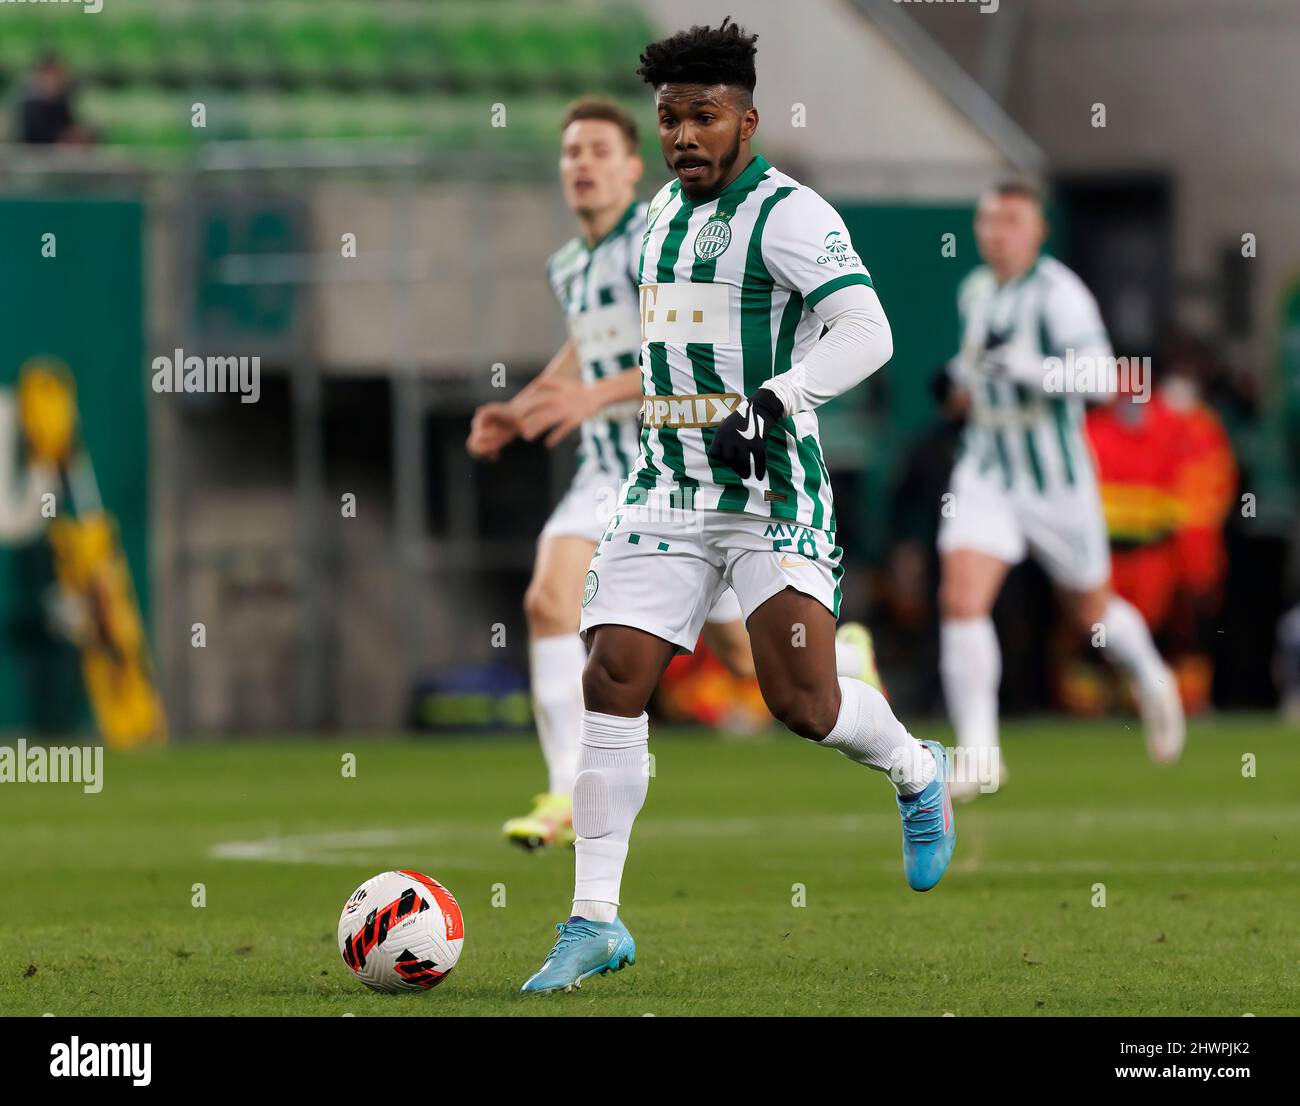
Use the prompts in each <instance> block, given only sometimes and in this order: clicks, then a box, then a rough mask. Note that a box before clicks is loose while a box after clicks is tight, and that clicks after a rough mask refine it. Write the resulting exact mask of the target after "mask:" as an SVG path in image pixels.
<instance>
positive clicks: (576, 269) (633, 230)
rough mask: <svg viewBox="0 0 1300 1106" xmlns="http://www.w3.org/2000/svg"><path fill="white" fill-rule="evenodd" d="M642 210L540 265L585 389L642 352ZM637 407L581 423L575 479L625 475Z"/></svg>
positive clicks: (633, 450) (637, 207) (639, 206)
mask: <svg viewBox="0 0 1300 1106" xmlns="http://www.w3.org/2000/svg"><path fill="white" fill-rule="evenodd" d="M646 207H647V205H646V204H644V203H633V204H632V205H631V206H630V207H629V208H628V209H627V211H625V212H624V213H623V216H622V218H621V219H619V221H618V223H617V224H616V225H615V226H614V228H613V229H612V230H610V232H609V233H608V234H606V235H605V237H604V238H602V239H601V240H600V241H599V242H597V243H596V244H595V245H594V246H590V247H589V246H588V245H587V243H586V242H584V241H583V240H582V238H580V237H579V238H573V239H571V240H570V241H569V242H567V243H566V244H565V245H564V246H562V247H561V248H560V249H559V250H557V251H556V252H555V253H554V254H552V255H551V257H550V259H549V260H548V261H547V263H546V276H547V279H548V280H549V281H550V283H551V290H552V291H553V292H554V293H555V298H556V299H557V300H559V301H560V306H561V307H562V308H563V309H564V317H565V322H566V323H567V325H568V330H569V337H570V338H572V339H573V343H574V346H575V347H576V348H577V350H578V360H579V361H580V362H581V364H582V379H583V381H584V382H585V383H587V384H590V383H592V382H593V381H595V380H599V379H601V378H602V377H605V376H612V375H615V374H617V373H620V372H624V371H625V370H627V369H634V368H636V365H637V356H638V354H639V352H640V348H641V320H640V315H639V312H638V306H637V267H638V264H639V262H640V257H641V236H642V234H643V233H644V232H645V216H646ZM639 406H640V404H638V403H635V402H633V403H631V404H627V405H624V404H618V405H617V406H616V407H610V408H606V410H605V411H603V412H602V413H601V414H600V415H598V416H597V417H596V418H594V419H588V420H587V421H586V422H584V423H583V424H582V442H581V445H580V446H579V449H578V470H579V476H581V475H583V473H584V472H602V473H607V474H609V475H611V476H617V477H618V478H619V479H620V480H621V479H624V478H625V477H626V476H627V474H628V472H629V470H630V469H631V467H632V462H633V461H634V460H635V459H636V455H637V449H638V443H637V424H636V414H637V409H638V408H639Z"/></svg>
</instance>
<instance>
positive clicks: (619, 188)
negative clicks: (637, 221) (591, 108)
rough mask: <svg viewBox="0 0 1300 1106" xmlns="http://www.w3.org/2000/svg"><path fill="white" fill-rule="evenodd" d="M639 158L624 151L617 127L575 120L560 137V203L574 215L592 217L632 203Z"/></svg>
mask: <svg viewBox="0 0 1300 1106" xmlns="http://www.w3.org/2000/svg"><path fill="white" fill-rule="evenodd" d="M641 170H642V165H641V158H640V156H639V155H638V154H636V153H634V152H633V151H632V150H629V149H628V145H627V139H626V138H625V137H624V135H623V132H622V130H620V129H619V126H618V124H617V123H611V122H610V121H609V120H607V119H576V120H574V121H573V122H572V123H570V124H569V125H568V126H567V127H565V128H564V134H563V135H561V137H560V182H561V183H562V184H563V186H564V201H565V203H567V204H568V205H569V209H570V210H571V211H573V212H574V213H575V214H577V215H594V214H596V213H597V212H601V211H607V210H608V209H610V208H611V207H620V208H624V207H626V206H627V205H628V204H629V203H631V202H632V195H633V193H634V191H635V189H636V182H637V181H638V180H640V179H641Z"/></svg>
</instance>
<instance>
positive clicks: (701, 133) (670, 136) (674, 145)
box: [655, 84, 758, 203]
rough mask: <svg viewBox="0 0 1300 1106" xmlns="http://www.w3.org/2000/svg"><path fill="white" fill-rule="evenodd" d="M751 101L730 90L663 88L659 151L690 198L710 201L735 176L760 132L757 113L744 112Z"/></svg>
mask: <svg viewBox="0 0 1300 1106" xmlns="http://www.w3.org/2000/svg"><path fill="white" fill-rule="evenodd" d="M747 100H748V97H747V96H744V95H743V93H740V92H739V91H738V90H737V89H734V88H730V87H728V86H727V85H700V84H665V85H660V86H659V88H658V89H657V90H656V92H655V109H656V111H657V113H658V117H659V148H660V149H661V150H662V151H663V154H664V161H665V162H667V164H668V168H669V169H671V170H672V171H673V172H674V173H676V174H677V179H678V180H679V181H681V184H682V193H683V195H685V196H686V198H687V199H689V200H692V201H694V202H697V203H698V202H699V201H700V200H704V199H708V198H709V197H710V196H713V195H715V194H716V193H718V192H720V191H722V189H723V188H724V187H725V186H726V185H727V184H728V183H730V181H731V180H732V178H733V177H734V176H735V170H736V169H737V168H738V167H737V165H736V162H737V160H738V159H739V158H740V154H741V150H742V148H743V147H744V144H745V143H747V142H748V141H749V139H750V138H751V137H752V136H753V134H754V131H755V130H756V129H757V127H758V111H757V110H756V109H755V108H753V107H746V106H745V103H744V102H742V101H747ZM739 168H741V169H743V168H744V166H739Z"/></svg>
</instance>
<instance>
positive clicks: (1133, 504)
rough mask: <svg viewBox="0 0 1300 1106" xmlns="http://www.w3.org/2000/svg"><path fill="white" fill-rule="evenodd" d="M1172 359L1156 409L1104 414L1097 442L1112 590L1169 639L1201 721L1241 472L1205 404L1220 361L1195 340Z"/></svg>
mask: <svg viewBox="0 0 1300 1106" xmlns="http://www.w3.org/2000/svg"><path fill="white" fill-rule="evenodd" d="M1166 351H1167V352H1166V355H1165V357H1164V358H1162V363H1161V374H1160V382H1159V387H1158V388H1157V389H1156V390H1155V392H1154V394H1152V395H1151V396H1150V398H1149V401H1148V402H1142V398H1143V397H1142V396H1141V395H1128V394H1126V395H1121V396H1120V397H1119V398H1118V399H1117V400H1116V401H1115V402H1114V403H1111V404H1108V405H1106V406H1103V407H1097V408H1094V409H1093V410H1092V411H1091V412H1089V415H1088V436H1089V440H1090V441H1091V443H1092V447H1093V451H1094V453H1095V455H1096V459H1097V468H1098V478H1099V480H1100V483H1101V489H1102V505H1103V508H1104V510H1105V513H1106V524H1107V528H1108V529H1109V532H1110V539H1111V582H1112V585H1113V587H1114V588H1115V590H1116V592H1118V593H1119V594H1120V595H1121V596H1123V597H1124V598H1125V599H1127V600H1128V601H1129V602H1130V603H1132V604H1133V605H1134V606H1135V607H1137V608H1138V610H1140V611H1141V612H1142V615H1143V617H1144V618H1145V619H1146V620H1147V624H1148V625H1149V626H1150V627H1151V629H1152V631H1153V633H1156V634H1158V635H1160V636H1161V637H1162V638H1163V639H1164V644H1165V654H1166V656H1167V657H1168V659H1169V660H1170V663H1171V665H1172V666H1173V668H1174V670H1175V672H1176V673H1177V674H1178V682H1179V689H1180V691H1181V693H1182V696H1183V702H1184V705H1185V706H1186V708H1187V710H1188V711H1189V712H1191V711H1197V710H1203V709H1205V707H1207V706H1208V705H1209V701H1210V686H1211V680H1212V675H1213V666H1212V663H1211V660H1210V655H1211V649H1212V646H1213V642H1212V638H1211V635H1212V633H1213V628H1214V622H1215V620H1216V619H1217V616H1218V614H1219V612H1220V610H1221V608H1222V605H1223V589H1224V582H1225V580H1226V577H1227V572H1228V558H1227V550H1226V544H1225V540H1224V523H1225V520H1226V519H1227V516H1228V512H1229V510H1230V509H1231V507H1232V504H1233V502H1234V497H1235V494H1236V489H1237V466H1236V461H1235V459H1234V456H1233V450H1232V446H1231V444H1230V443H1229V440H1228V435H1227V433H1226V431H1225V430H1224V427H1223V423H1222V422H1221V421H1220V419H1219V417H1218V415H1217V414H1216V413H1215V411H1214V410H1213V409H1212V408H1211V407H1210V406H1209V405H1208V404H1206V403H1205V402H1204V401H1203V395H1204V388H1205V384H1206V382H1207V380H1209V379H1210V375H1211V366H1213V365H1214V359H1213V357H1212V355H1211V352H1210V351H1209V350H1208V348H1206V347H1204V346H1201V345H1200V344H1198V343H1194V342H1192V341H1190V340H1187V339H1179V340H1177V341H1174V342H1171V343H1169V344H1167V345H1166ZM1067 697H1068V695H1067Z"/></svg>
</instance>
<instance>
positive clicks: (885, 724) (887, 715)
mask: <svg viewBox="0 0 1300 1106" xmlns="http://www.w3.org/2000/svg"><path fill="white" fill-rule="evenodd" d="M819 744H821V745H825V746H826V747H827V748H829V749H838V750H839V751H840V752H841V753H843V754H844V755H845V756H846V757H848V758H849V760H852V761H856V762H857V763H858V764H864V765H866V766H867V767H868V768H874V769H876V771H878V772H888V773H889V778H890V779H891V780H892V781H893V783H894V786H895V787H896V788H897V789H898V793H899V794H900V795H915V794H916V793H917V792H919V791H924V790H925V787H926V784H928V783H929V782H930V781H931V780H932V779H934V774H935V771H936V767H937V766H936V765H935V762H934V754H933V753H931V752H930V750H929V749H927V748H926V747H925V746H924V745H922V744H921V743H920V742H919V741H917V740H916V738H914V737H913V736H912V735H911V734H910V733H908V732H907V730H906V729H905V728H904V727H903V723H901V722H900V721H899V720H898V719H897V718H895V717H894V712H893V711H892V710H890V709H889V703H888V701H887V700H886V699H885V697H884V696H883V695H881V694H880V692H878V691H877V690H876V689H875V688H874V687H870V686H868V685H867V684H864V683H863V682H862V681H861V680H852V679H848V678H847V677H844V676H841V677H840V713H839V717H838V718H836V719H835V726H834V728H832V730H831V732H830V733H828V734H827V735H826V736H825V737H824V738H822V739H821V741H820V742H819Z"/></svg>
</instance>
